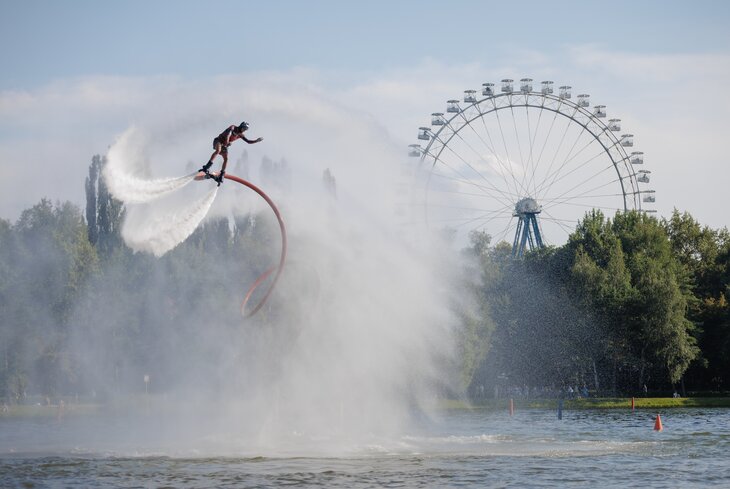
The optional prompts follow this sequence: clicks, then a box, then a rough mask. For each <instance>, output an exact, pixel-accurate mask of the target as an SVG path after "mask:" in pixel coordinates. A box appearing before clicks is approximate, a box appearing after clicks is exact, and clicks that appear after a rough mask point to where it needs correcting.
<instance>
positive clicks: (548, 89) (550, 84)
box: [540, 80, 553, 95]
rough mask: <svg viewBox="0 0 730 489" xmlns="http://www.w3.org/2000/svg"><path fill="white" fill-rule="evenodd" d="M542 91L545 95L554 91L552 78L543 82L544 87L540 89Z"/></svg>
mask: <svg viewBox="0 0 730 489" xmlns="http://www.w3.org/2000/svg"><path fill="white" fill-rule="evenodd" d="M540 91H541V92H542V93H543V94H545V95H550V94H551V93H553V82H551V81H550V80H545V81H544V82H542V88H541V89H540Z"/></svg>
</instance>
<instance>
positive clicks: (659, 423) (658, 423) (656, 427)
mask: <svg viewBox="0 0 730 489" xmlns="http://www.w3.org/2000/svg"><path fill="white" fill-rule="evenodd" d="M663 429H664V427H662V417H661V416H659V415H658V414H657V415H656V420H655V421H654V431H662V430H663Z"/></svg>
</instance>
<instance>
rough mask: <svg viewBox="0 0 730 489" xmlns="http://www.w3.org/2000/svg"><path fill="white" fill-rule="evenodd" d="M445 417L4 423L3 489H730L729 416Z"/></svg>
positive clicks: (0, 435)
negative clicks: (285, 425)
mask: <svg viewBox="0 0 730 489" xmlns="http://www.w3.org/2000/svg"><path fill="white" fill-rule="evenodd" d="M654 415H655V413H651V412H646V411H637V412H635V413H631V412H630V411H629V410H626V411H619V410H607V411H597V410H590V411H566V412H565V413H564V416H563V419H562V420H560V421H559V420H558V419H557V417H556V415H555V413H554V412H553V411H548V410H524V411H518V412H516V413H515V415H514V416H513V417H510V416H509V414H508V413H505V412H493V411H483V410H473V411H465V410H463V411H447V412H443V413H441V414H440V415H439V416H438V417H437V418H436V419H432V418H428V419H420V420H419V422H418V423H417V424H415V425H414V426H411V427H410V428H408V429H407V430H406V431H405V432H403V433H399V434H383V433H357V434H352V433H326V434H323V433H306V432H298V431H292V432H290V433H277V434H276V435H272V432H271V430H269V429H268V428H266V427H248V428H247V429H225V427H224V426H221V425H220V424H216V423H215V422H213V420H211V421H210V422H207V423H206V422H200V423H197V424H195V425H194V426H191V425H190V424H185V425H180V423H179V421H175V422H172V421H165V420H164V419H152V418H151V417H145V416H118V415H117V416H110V415H107V416H101V415H99V416H83V417H82V416H78V417H72V416H69V417H66V418H65V419H62V420H60V421H59V420H56V419H49V418H8V417H5V418H0V487H3V488H5V487H49V488H62V487H63V488H66V487H124V488H131V487H170V488H173V487H174V488H181V487H195V488H213V487H267V486H268V487H280V486H284V485H291V486H297V487H323V486H324V487H343V488H344V487H347V488H352V487H455V486H462V487H469V486H472V487H476V486H482V487H561V488H564V487H587V486H589V485H591V486H594V487H596V488H598V487H657V488H658V487H662V488H664V487H730V409H676V410H668V411H665V412H663V413H662V421H663V424H664V431H662V432H655V431H653V426H654V420H653V416H654Z"/></svg>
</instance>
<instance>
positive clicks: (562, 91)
mask: <svg viewBox="0 0 730 489" xmlns="http://www.w3.org/2000/svg"><path fill="white" fill-rule="evenodd" d="M572 88H573V87H571V86H570V85H563V86H562V87H560V88H559V89H558V90H559V92H558V96H559V97H560V98H564V99H569V98H570V94H571V90H572Z"/></svg>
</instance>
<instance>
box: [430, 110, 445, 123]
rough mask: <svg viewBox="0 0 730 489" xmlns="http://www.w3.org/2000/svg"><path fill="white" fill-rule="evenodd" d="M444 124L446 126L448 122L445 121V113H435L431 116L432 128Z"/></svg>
mask: <svg viewBox="0 0 730 489" xmlns="http://www.w3.org/2000/svg"><path fill="white" fill-rule="evenodd" d="M444 124H446V121H445V120H444V113H443V112H434V113H433V114H431V125H432V126H443V125H444Z"/></svg>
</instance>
